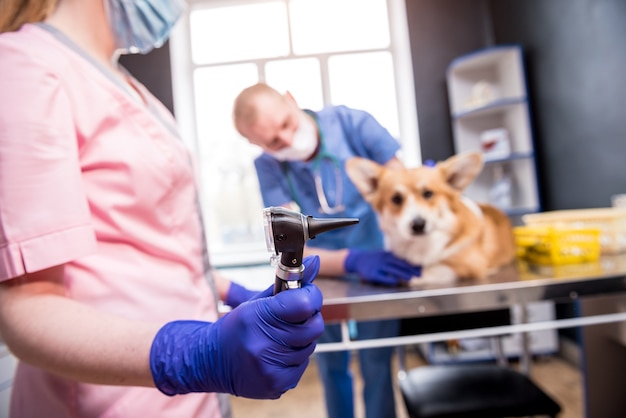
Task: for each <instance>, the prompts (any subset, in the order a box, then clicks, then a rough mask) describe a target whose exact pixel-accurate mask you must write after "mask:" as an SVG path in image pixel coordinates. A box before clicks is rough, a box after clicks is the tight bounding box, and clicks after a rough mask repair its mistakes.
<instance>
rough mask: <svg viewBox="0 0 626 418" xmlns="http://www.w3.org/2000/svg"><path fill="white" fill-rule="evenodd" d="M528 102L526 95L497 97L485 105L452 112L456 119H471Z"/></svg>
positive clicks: (497, 112)
mask: <svg viewBox="0 0 626 418" xmlns="http://www.w3.org/2000/svg"><path fill="white" fill-rule="evenodd" d="M526 103H527V99H526V96H522V97H512V98H504V99H497V100H494V101H493V102H489V103H487V104H485V105H483V106H479V107H475V108H471V109H464V110H463V111H461V112H458V113H456V114H452V117H453V118H455V119H471V118H477V117H484V116H490V115H493V114H499V113H504V112H506V111H507V110H509V109H511V108H513V107H514V106H516V105H520V104H523V105H525V104H526Z"/></svg>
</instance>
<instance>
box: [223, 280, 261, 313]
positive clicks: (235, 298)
mask: <svg viewBox="0 0 626 418" xmlns="http://www.w3.org/2000/svg"><path fill="white" fill-rule="evenodd" d="M257 293H259V292H258V291H255V290H250V289H246V288H245V287H243V286H242V285H240V284H239V283H235V282H230V287H229V288H228V294H227V295H226V300H225V301H224V303H226V304H227V305H228V306H230V307H232V308H236V307H237V306H239V305H241V304H242V303H244V302H245V301H247V300H250V299H252V298H253V297H254V296H256V294H257Z"/></svg>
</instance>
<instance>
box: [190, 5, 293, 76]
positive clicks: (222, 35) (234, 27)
mask: <svg viewBox="0 0 626 418" xmlns="http://www.w3.org/2000/svg"><path fill="white" fill-rule="evenodd" d="M189 19H190V27H191V52H192V56H193V61H194V62H195V63H196V64H211V63H220V62H229V61H237V60H247V59H257V58H263V57H280V56H286V55H287V54H288V53H289V31H288V25H287V9H286V7H285V3H284V2H282V1H280V2H278V1H275V2H268V3H262V4H249V5H240V6H231V7H219V8H210V9H202V10H195V11H192V12H191V15H190V18H189Z"/></svg>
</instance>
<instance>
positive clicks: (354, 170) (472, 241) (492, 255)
mask: <svg viewBox="0 0 626 418" xmlns="http://www.w3.org/2000/svg"><path fill="white" fill-rule="evenodd" d="M482 168H483V159H482V155H481V154H480V153H476V152H470V153H464V154H458V155H455V156H452V157H450V158H448V159H447V160H445V161H441V162H439V163H437V164H436V165H434V166H432V167H430V166H420V167H416V168H401V169H397V168H393V169H392V168H386V167H384V166H381V165H379V164H377V163H375V162H373V161H371V160H368V159H364V158H360V157H354V158H351V159H350V160H348V161H347V162H346V170H347V173H348V177H349V178H350V179H351V180H352V182H353V183H354V185H355V186H356V188H357V190H358V191H359V192H360V193H361V195H362V196H363V197H364V198H365V200H366V201H368V202H369V203H370V204H371V205H372V207H373V209H374V211H375V212H376V213H377V216H378V220H379V224H380V228H381V230H382V232H383V235H384V237H385V243H386V246H387V249H388V250H389V251H391V252H392V253H393V254H395V255H396V256H397V257H399V258H401V259H403V260H405V261H407V262H409V263H411V264H413V265H416V266H417V265H420V266H422V277H421V278H413V279H412V280H411V281H410V283H409V285H417V286H425V285H440V284H451V283H454V282H456V281H457V280H460V279H474V280H476V279H482V278H484V277H486V276H488V275H489V274H491V273H493V272H495V271H497V270H498V269H499V268H500V267H502V266H505V265H507V264H509V263H512V262H513V260H514V259H515V241H514V237H513V227H512V225H511V222H510V220H509V218H508V217H507V216H506V214H504V213H503V212H502V211H500V210H499V209H497V208H496V207H494V206H491V205H488V204H483V203H475V202H473V201H471V200H469V199H468V198H467V197H464V196H463V195H462V192H463V190H464V189H465V188H466V187H467V186H468V185H470V184H471V183H472V181H474V179H475V178H476V177H477V176H478V174H479V173H480V172H481V170H482Z"/></svg>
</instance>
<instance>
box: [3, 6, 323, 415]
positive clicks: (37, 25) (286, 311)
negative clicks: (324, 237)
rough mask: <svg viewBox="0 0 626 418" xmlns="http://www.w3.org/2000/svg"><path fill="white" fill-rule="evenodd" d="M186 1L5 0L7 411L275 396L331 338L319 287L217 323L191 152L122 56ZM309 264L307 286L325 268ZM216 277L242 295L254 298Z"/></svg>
mask: <svg viewBox="0 0 626 418" xmlns="http://www.w3.org/2000/svg"><path fill="white" fill-rule="evenodd" d="M181 3H183V2H182V1H168V0H134V1H128V0H49V1H47V0H39V1H38V0H31V1H26V0H5V1H4V2H3V3H2V4H3V12H2V15H0V32H1V33H0V332H1V333H2V335H3V337H4V339H5V341H6V342H7V344H8V346H9V348H10V349H11V351H12V352H13V353H14V354H15V355H16V356H17V357H18V358H19V359H20V363H19V366H18V369H17V373H16V376H15V379H14V387H13V391H12V399H11V405H10V409H11V416H12V417H20V418H22V417H26V418H29V417H64V418H65V417H81V418H82V417H139V416H145V417H186V418H187V417H196V416H198V417H199V416H202V417H215V418H217V417H224V418H225V417H227V416H228V415H229V412H228V405H227V403H224V402H221V400H220V397H221V398H224V397H223V396H219V395H217V394H216V393H230V394H234V395H238V396H246V397H251V398H277V397H279V396H280V395H281V394H282V393H283V392H284V391H286V390H288V389H290V388H292V387H294V386H295V385H296V384H297V382H298V380H299V378H300V377H301V375H302V373H303V371H304V369H305V367H306V364H307V362H308V358H309V356H310V354H311V353H312V352H313V349H314V347H315V341H316V339H317V338H318V337H319V335H320V334H321V332H322V330H323V320H322V319H321V316H320V314H319V310H320V309H321V295H320V293H319V290H318V289H317V288H316V287H315V286H314V285H312V284H310V283H307V285H306V286H304V287H303V288H302V289H297V290H294V291H289V292H282V293H280V294H278V295H277V296H275V297H270V295H271V293H267V292H265V293H264V294H262V295H259V296H257V297H256V299H255V300H252V301H248V302H246V303H243V304H241V306H239V307H238V308H236V309H234V310H233V311H232V312H231V313H229V314H227V315H225V316H224V317H223V318H221V319H219V320H218V318H217V310H216V301H217V296H218V295H217V294H216V293H217V292H216V291H214V289H215V286H212V285H213V284H214V280H213V276H212V274H211V269H210V267H209V266H207V262H205V263H203V259H204V260H208V257H206V251H205V249H204V246H203V242H204V239H203V231H202V222H201V218H200V215H199V210H198V205H197V190H196V187H195V179H194V178H193V173H194V170H193V169H192V167H190V160H191V159H190V155H189V153H188V152H187V150H186V149H185V148H184V147H183V145H182V143H181V141H180V140H179V138H178V134H177V129H176V126H175V122H174V120H173V118H172V117H171V115H170V114H169V113H168V112H167V110H166V109H165V108H164V107H163V106H162V105H161V104H160V103H159V102H158V101H157V100H156V99H155V98H154V97H153V96H152V95H151V94H150V93H149V92H148V91H147V90H146V89H145V88H144V87H143V86H142V85H141V84H139V83H138V82H137V81H136V80H134V79H133V78H132V77H131V76H130V75H129V74H127V73H126V72H125V71H124V70H123V69H122V68H121V67H119V66H118V64H117V59H116V57H117V54H118V53H119V51H120V49H131V50H137V51H140V52H147V51H149V50H150V49H151V48H152V47H155V46H159V45H160V44H162V43H163V42H164V41H165V39H166V38H167V36H168V33H169V30H170V28H171V26H172V25H173V24H174V22H175V21H176V19H177V17H178V16H179V15H180V12H182V4H181ZM142 13H144V15H142ZM120 22H123V23H120ZM141 22H143V24H144V25H145V26H141V25H142V23H141ZM146 22H148V23H146ZM308 262H309V264H308V267H309V269H308V270H309V271H310V273H309V274H308V277H307V279H306V280H305V281H310V280H312V279H313V277H314V276H315V274H316V273H317V266H318V260H316V259H309V260H308ZM218 287H219V288H220V289H221V292H220V293H221V296H222V297H223V298H228V297H230V298H231V300H232V299H233V298H234V299H235V303H232V304H233V305H237V304H238V303H239V302H242V301H243V300H245V299H247V297H248V296H249V294H247V293H245V291H244V292H243V293H244V295H245V297H241V292H242V289H240V288H237V287H236V286H235V285H233V286H230V287H229V283H224V282H220V283H219V284H218ZM237 292H239V299H238V300H237V295H235V296H233V293H237ZM279 298H280V300H279ZM183 320H184V321H183ZM255 350H256V351H255ZM272 356H275V357H279V358H278V359H276V358H273V357H272ZM155 386H156V388H155ZM189 392H194V393H189ZM182 394H185V395H182ZM175 395H176V396H175ZM222 400H223V399H222Z"/></svg>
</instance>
